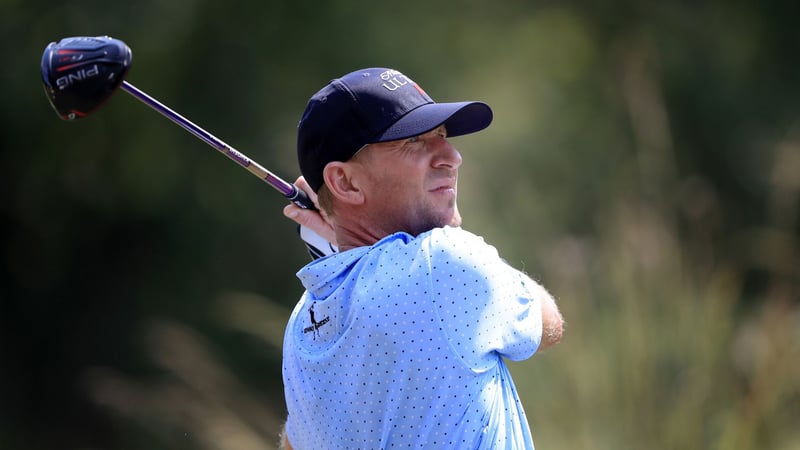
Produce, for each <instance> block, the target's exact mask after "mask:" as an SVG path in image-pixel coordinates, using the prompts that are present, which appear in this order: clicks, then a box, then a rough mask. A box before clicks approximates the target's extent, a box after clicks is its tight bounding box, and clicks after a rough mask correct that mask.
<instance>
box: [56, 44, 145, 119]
mask: <svg viewBox="0 0 800 450" xmlns="http://www.w3.org/2000/svg"><path fill="white" fill-rule="evenodd" d="M132 56H133V55H132V53H131V49H130V48H129V47H128V46H127V45H125V43H124V42H122V41H120V40H118V39H113V38H111V37H108V36H97V37H68V38H64V39H61V40H60V41H58V42H51V43H50V44H49V45H48V46H47V48H45V50H44V54H43V55H42V81H43V82H44V90H45V93H46V94H47V98H48V100H50V105H52V107H53V109H55V111H56V113H57V114H58V115H59V117H61V118H62V119H64V120H75V119H79V118H81V117H85V116H87V115H89V114H90V113H91V112H92V111H94V110H95V109H97V108H99V107H100V106H102V105H103V104H104V103H105V102H106V100H108V99H109V98H110V97H111V95H112V94H113V93H114V91H116V90H117V88H118V87H119V85H120V84H121V83H122V81H123V80H124V78H125V74H126V73H127V72H128V69H130V66H131V60H132Z"/></svg>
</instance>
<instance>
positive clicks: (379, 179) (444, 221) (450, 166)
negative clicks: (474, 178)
mask: <svg viewBox="0 0 800 450" xmlns="http://www.w3.org/2000/svg"><path fill="white" fill-rule="evenodd" d="M356 159H358V160H359V163H360V164H361V165H363V167H364V169H365V173H366V178H367V186H366V202H367V204H368V206H369V209H370V211H371V212H372V214H371V216H372V220H374V221H377V222H379V223H381V224H382V225H383V227H384V228H387V229H391V230H393V231H405V232H407V233H409V234H412V235H414V236H416V235H418V234H420V233H423V232H425V231H428V230H430V229H432V228H436V227H442V226H445V225H452V226H458V225H461V217H460V215H459V214H458V208H457V207H456V184H457V180H458V168H459V166H461V154H460V153H458V150H456V149H455V147H453V146H452V145H451V144H450V142H448V140H447V132H446V130H445V128H444V126H440V127H439V128H437V129H435V130H433V131H430V132H428V133H425V134H422V135H420V136H415V137H412V138H408V139H402V140H399V141H391V142H384V143H380V144H371V145H369V146H367V147H366V148H365V149H364V150H363V151H362V152H361V153H359V155H358V156H357V158H356Z"/></svg>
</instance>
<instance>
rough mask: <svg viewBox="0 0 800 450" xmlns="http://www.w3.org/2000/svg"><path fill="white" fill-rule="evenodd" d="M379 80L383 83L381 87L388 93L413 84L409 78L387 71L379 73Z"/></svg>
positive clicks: (394, 71)
mask: <svg viewBox="0 0 800 450" xmlns="http://www.w3.org/2000/svg"><path fill="white" fill-rule="evenodd" d="M381 80H383V81H384V83H383V85H382V86H383V87H384V89H386V90H388V91H396V90H398V89H399V88H401V87H403V86H405V85H407V84H408V83H412V84H413V83H414V82H413V81H411V79H410V78H408V77H407V76H405V75H403V74H402V73H400V72H398V71H396V70H387V71H385V72H383V73H381Z"/></svg>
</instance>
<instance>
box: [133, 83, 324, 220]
mask: <svg viewBox="0 0 800 450" xmlns="http://www.w3.org/2000/svg"><path fill="white" fill-rule="evenodd" d="M120 87H121V88H122V89H123V90H124V91H125V92H127V93H128V94H130V95H132V96H133V97H135V98H136V99H138V100H139V101H141V102H142V103H144V104H145V105H147V106H149V107H150V108H152V109H154V110H155V111H157V112H158V113H159V114H161V115H162V116H164V117H166V118H168V119H169V120H171V121H172V122H174V123H175V124H177V125H178V126H180V127H181V128H183V129H184V130H186V131H188V132H190V133H192V134H193V135H195V136H196V137H197V138H199V139H200V140H202V141H203V142H205V143H206V144H208V145H210V146H212V147H214V148H215V149H216V150H217V151H219V152H220V153H222V154H223V155H225V156H227V157H228V158H229V159H230V160H232V161H233V162H235V163H237V164H239V165H240V166H242V167H243V168H245V169H247V170H248V172H250V173H252V174H253V175H255V176H257V177H258V178H260V179H261V180H262V181H265V182H266V183H267V184H269V185H270V186H272V187H273V188H275V189H276V190H278V191H279V192H280V193H281V194H283V195H284V197H286V198H288V199H289V200H290V201H291V202H293V203H294V204H296V205H297V206H299V207H301V208H305V209H316V208H315V207H314V203H313V202H312V201H311V199H310V198H308V195H306V193H305V192H303V190H301V189H299V188H298V187H297V186H295V185H293V184H291V183H287V182H286V181H284V180H282V179H281V178H280V177H278V176H277V175H275V174H274V173H272V172H270V171H269V170H267V169H265V168H264V167H262V166H261V165H260V164H258V163H257V162H255V161H253V160H252V159H250V158H249V157H247V156H246V155H244V154H243V153H241V152H239V151H238V150H236V149H234V148H233V147H231V146H230V145H228V144H226V143H225V142H223V141H222V140H221V139H219V138H217V137H216V136H214V135H213V134H211V133H209V132H208V131H206V130H204V129H202V128H200V127H199V126H198V125H196V124H194V123H193V122H192V121H190V120H189V119H187V118H185V117H183V116H182V115H180V114H178V113H177V112H175V111H173V110H172V109H170V108H169V107H168V106H166V105H164V104H163V103H161V102H159V101H158V100H156V99H155V98H153V97H151V96H150V95H148V94H147V93H145V92H144V91H142V90H140V89H139V88H137V87H136V86H134V85H132V84H130V83H128V82H127V81H123V82H122V84H121V85H120Z"/></svg>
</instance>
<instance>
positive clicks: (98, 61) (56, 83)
mask: <svg viewBox="0 0 800 450" xmlns="http://www.w3.org/2000/svg"><path fill="white" fill-rule="evenodd" d="M131 61H132V52H131V49H130V48H129V47H128V46H127V45H126V44H125V43H124V42H122V41H121V40H119V39H114V38H111V37H109V36H96V37H86V36H77V37H68V38H64V39H61V40H60V41H58V42H51V43H50V44H49V45H48V46H47V47H46V48H45V50H44V54H43V55H42V63H41V65H42V80H43V82H44V88H45V92H46V94H47V98H48V99H49V101H50V105H51V106H52V107H53V109H55V111H56V113H57V114H58V115H59V117H61V118H62V119H64V120H70V121H71V120H76V119H80V118H83V117H86V116H88V115H89V114H91V113H92V112H94V111H95V110H97V109H98V108H99V107H101V106H102V105H103V104H105V102H106V101H108V99H109V98H110V97H111V95H113V94H114V92H116V90H117V89H118V88H122V90H124V91H125V92H127V93H128V94H130V95H132V96H133V97H135V98H137V99H138V100H140V101H141V102H142V103H144V104H145V105H147V106H149V107H150V108H152V109H154V110H156V111H157V112H159V113H160V114H161V115H163V116H164V117H166V118H168V119H169V120H171V121H172V122H174V123H176V124H177V125H179V126H180V127H181V128H183V129H185V130H186V131H188V132H190V133H192V134H193V135H195V136H196V137H197V138H199V139H200V140H202V141H203V142H205V143H207V144H208V145H210V146H212V147H214V148H215V149H216V150H218V151H219V152H220V153H222V154H223V155H225V156H227V157H228V158H229V159H231V160H232V161H233V162H235V163H237V164H238V165H240V166H242V167H243V168H245V169H247V170H248V171H249V172H250V173H252V174H253V175H255V176H257V177H258V178H260V179H261V180H263V181H265V182H266V183H267V184H269V185H270V186H272V187H273V188H275V189H276V190H277V191H278V192H280V193H281V194H283V196H284V197H286V198H287V199H289V200H290V201H291V202H293V203H294V204H296V205H297V206H299V207H301V208H306V209H315V206H314V203H313V202H312V201H311V200H310V199H309V198H308V195H306V193H305V192H303V191H302V190H301V189H299V188H297V186H295V185H294V184H292V183H288V182H286V181H284V180H282V179H281V178H280V177H278V176H277V175H275V174H273V173H272V172H270V171H268V170H267V169H265V168H264V167H262V166H261V165H260V164H258V163H256V162H255V161H253V160H252V159H250V158H248V157H247V156H246V155H244V154H243V153H241V152H239V151H237V150H236V149H234V148H233V147H231V146H229V145H228V144H226V143H225V142H223V141H222V140H220V139H219V138H217V137H216V136H214V135H212V134H211V133H209V132H208V131H206V130H204V129H202V128H200V127H199V126H197V125H195V124H194V123H193V122H192V121H190V120H188V119H186V118H185V117H183V116H182V115H180V114H178V113H177V112H175V111H173V110H172V109H170V108H169V107H167V106H166V105H164V104H163V103H161V102H159V101H158V100H156V99H155V98H153V97H151V96H150V95H148V94H146V93H145V92H144V91H142V90H140V89H138V88H136V87H135V86H133V85H132V84H130V83H128V82H127V81H125V75H126V74H127V72H128V70H129V69H130V66H131ZM301 231H303V233H301V237H303V240H304V241H305V243H306V247H309V248H308V250H309V253H310V254H311V256H312V257H313V258H315V259H316V258H318V257H320V256H323V255H326V254H329V253H332V252H335V248H334V247H333V246H331V245H330V244H328V246H327V247H329V248H330V250H327V249H326V250H325V251H321V250H320V249H318V248H312V247H313V246H312V245H311V244H309V242H308V239H313V240H314V242H315V245H316V246H320V245H322V244H321V243H322V242H325V243H327V241H325V240H324V239H323V238H321V237H318V235H316V233H314V232H313V231H311V230H307V229H306V230H301ZM315 236H316V237H315ZM307 237H308V239H307ZM317 238H318V239H317ZM323 247H325V246H323Z"/></svg>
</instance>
